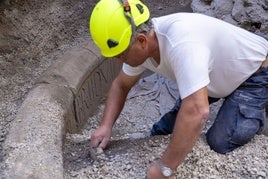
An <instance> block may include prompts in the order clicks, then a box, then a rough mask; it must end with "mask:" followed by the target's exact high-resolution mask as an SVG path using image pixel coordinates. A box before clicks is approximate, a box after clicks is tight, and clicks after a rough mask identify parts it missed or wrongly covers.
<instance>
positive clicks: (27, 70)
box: [0, 0, 268, 178]
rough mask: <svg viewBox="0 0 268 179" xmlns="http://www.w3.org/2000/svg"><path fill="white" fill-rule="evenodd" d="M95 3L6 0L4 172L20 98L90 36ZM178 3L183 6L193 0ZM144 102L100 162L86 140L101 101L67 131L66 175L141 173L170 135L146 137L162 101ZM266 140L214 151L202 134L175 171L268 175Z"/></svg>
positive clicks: (163, 5)
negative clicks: (75, 129)
mask: <svg viewBox="0 0 268 179" xmlns="http://www.w3.org/2000/svg"><path fill="white" fill-rule="evenodd" d="M96 2H98V0H91V1H82V0H76V1H71V0H54V1H52V0H48V1H37V0H23V1H17V0H2V1H0V101H1V103H0V111H1V112H0V173H3V171H4V170H5V156H6V154H7V151H3V147H2V144H3V142H4V140H5V138H6V136H7V135H8V131H9V127H10V126H11V125H12V121H14V119H15V116H16V113H17V111H18V109H19V107H20V105H21V103H22V102H23V100H24V99H25V97H26V95H27V93H28V91H29V90H30V89H31V88H32V86H33V85H34V83H35V81H36V80H37V79H38V78H39V77H40V76H41V75H42V73H43V72H44V71H45V70H47V69H48V68H49V66H50V65H51V64H53V63H55V62H56V61H57V59H58V58H59V57H60V56H61V55H62V54H64V52H66V51H68V50H69V49H71V48H72V47H74V46H77V45H79V44H80V43H82V42H84V41H87V40H89V33H88V19H89V15H90V12H91V10H92V8H93V6H94V5H95V4H96ZM145 2H147V3H148V6H149V8H151V9H152V12H151V13H152V16H159V15H164V14H167V13H172V12H177V11H178V8H177V6H174V1H165V0H159V1H153V0H146V1H145ZM189 2H190V1H188V3H189ZM175 4H180V7H181V5H185V4H187V1H176V3H175ZM187 8H188V7H185V10H186V9H187ZM180 10H181V8H180ZM187 10H188V9H187ZM142 102H144V98H142V99H141V98H140V97H137V98H134V99H132V100H130V101H129V102H128V103H129V105H127V107H126V110H125V112H124V113H123V114H122V115H121V119H119V120H118V121H119V122H118V123H117V125H116V126H115V129H114V134H113V140H112V142H111V144H110V145H109V147H108V149H107V150H106V151H104V152H101V151H100V152H99V156H97V160H96V161H93V160H92V157H90V156H89V153H88V152H89V148H88V147H87V146H88V140H90V138H89V136H90V134H91V132H92V130H93V129H94V128H96V126H97V124H98V122H99V120H100V118H101V113H102V110H103V105H100V111H99V113H98V114H97V115H96V116H94V117H93V118H92V119H89V124H88V125H87V126H85V129H84V130H83V133H82V134H76V135H69V134H68V135H67V138H66V145H65V146H64V148H65V155H64V156H65V169H66V174H65V176H66V178H126V177H127V178H143V177H144V172H145V170H146V168H147V166H148V164H149V162H150V161H152V160H153V159H154V158H155V157H159V156H160V154H161V153H162V151H163V150H164V148H165V146H166V145H167V143H168V140H169V136H165V137H154V138H152V139H151V140H149V142H148V139H147V138H146V137H145V135H144V133H146V132H147V131H148V130H149V128H150V126H151V124H152V123H153V122H154V121H155V120H156V119H157V118H158V117H159V113H158V112H157V109H158V108H157V101H151V102H149V103H146V105H145V104H144V105H145V106H144V105H143V106H142V105H140V106H139V108H140V113H135V112H134V111H135V110H136V108H137V105H134V104H137V103H141V104H142ZM131 106H135V107H136V108H133V107H131ZM149 109H150V112H149V113H148V111H147V110H149ZM133 119H136V120H135V121H133ZM120 121H121V122H120ZM123 121H124V122H123ZM145 121H146V122H145ZM143 137H145V138H143ZM267 144H268V140H267V138H265V137H264V136H263V135H259V136H256V138H254V140H253V141H252V142H251V143H249V144H248V145H246V146H244V147H242V148H241V149H239V150H237V151H235V152H233V153H231V154H229V155H219V154H216V153H215V152H213V151H211V150H210V149H209V148H208V146H207V145H206V144H205V141H204V140H203V138H202V137H201V138H200V140H199V141H198V143H197V145H196V146H195V148H194V149H193V151H192V152H191V153H190V154H189V155H188V156H187V158H186V160H185V162H184V164H183V165H182V166H181V167H180V168H179V169H178V174H177V176H178V177H181V178H186V177H187V178H189V177H193V178H258V177H260V178H267V177H268V173H267V166H268V163H267V161H268V154H267V148H268V146H267ZM0 178H2V176H0Z"/></svg>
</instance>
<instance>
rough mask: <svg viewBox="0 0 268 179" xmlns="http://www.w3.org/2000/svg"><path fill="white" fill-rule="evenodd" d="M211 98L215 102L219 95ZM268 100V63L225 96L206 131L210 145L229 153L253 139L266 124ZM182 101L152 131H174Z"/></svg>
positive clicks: (163, 133)
mask: <svg viewBox="0 0 268 179" xmlns="http://www.w3.org/2000/svg"><path fill="white" fill-rule="evenodd" d="M208 100H209V103H210V104H211V103H213V102H215V101H217V100H218V99H215V98H210V97H209V98H208ZM267 104H268V67H261V68H260V70H259V72H257V73H255V74H253V75H252V76H251V77H250V78H248V79H247V80H246V81H245V82H244V83H243V84H241V85H240V86H239V87H238V88H237V89H236V90H235V91H234V92H233V93H232V94H230V95H229V96H227V97H226V98H225V100H224V102H223V104H222V106H221V108H220V110H219V112H218V114H217V117H216V119H215V121H214V123H213V125H212V126H211V128H210V129H209V130H208V132H207V134H206V139H207V143H208V144H209V146H210V147H211V148H212V149H213V150H214V151H216V152H218V153H227V152H231V151H232V150H234V149H236V148H237V147H239V146H242V145H244V144H246V143H247V142H249V141H250V140H251V139H252V138H253V137H254V135H255V134H256V133H257V132H258V131H259V130H260V128H261V127H262V126H263V123H264V120H265V106H266V105H267ZM180 105H181V100H180V99H178V100H177V101H176V104H175V106H174V107H173V108H172V110H171V111H169V112H168V113H166V114H165V115H164V116H163V117H162V118H161V119H160V120H159V121H158V122H156V123H155V124H154V125H153V127H152V130H151V135H167V134H171V133H172V131H173V127H174V124H175V121H176V116H177V113H178V111H179V109H180Z"/></svg>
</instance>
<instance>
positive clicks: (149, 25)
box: [135, 19, 153, 34]
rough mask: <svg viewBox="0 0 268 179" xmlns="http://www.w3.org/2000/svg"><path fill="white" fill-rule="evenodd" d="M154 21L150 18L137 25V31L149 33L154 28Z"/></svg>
mask: <svg viewBox="0 0 268 179" xmlns="http://www.w3.org/2000/svg"><path fill="white" fill-rule="evenodd" d="M152 27H153V26H152V21H151V19H149V20H148V21H146V22H145V23H142V24H141V25H139V26H137V27H136V30H135V33H143V34H148V33H149V32H150V30H151V29H152Z"/></svg>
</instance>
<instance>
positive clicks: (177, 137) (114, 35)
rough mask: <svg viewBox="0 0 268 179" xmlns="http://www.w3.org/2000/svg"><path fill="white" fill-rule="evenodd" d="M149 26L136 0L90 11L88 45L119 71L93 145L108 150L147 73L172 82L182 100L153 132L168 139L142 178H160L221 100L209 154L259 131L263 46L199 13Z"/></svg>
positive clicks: (266, 46) (266, 94) (264, 95)
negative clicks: (127, 104)
mask: <svg viewBox="0 0 268 179" xmlns="http://www.w3.org/2000/svg"><path fill="white" fill-rule="evenodd" d="M148 19H149V10H148V8H147V7H146V6H145V5H144V4H143V3H142V2H140V1H139V0H129V1H128V2H127V1H124V0H123V1H122V2H121V1H118V0H101V1H99V2H98V4H97V5H96V7H95V8H94V10H93V12H92V15H91V18H90V32H91V36H92V38H93V40H94V42H95V43H96V45H97V46H98V47H99V48H100V50H101V53H102V55H103V56H106V57H115V58H116V59H117V61H118V62H122V63H123V67H122V70H121V71H120V73H119V75H118V76H117V77H116V78H115V80H114V81H113V83H112V86H111V89H110V91H109V95H108V98H107V102H106V107H105V111H104V116H103V119H102V122H101V124H100V127H99V128H98V129H97V130H96V131H95V132H94V134H93V135H92V136H91V144H92V145H93V146H94V147H101V148H105V147H106V145H107V143H108V141H109V139H110V137H111V131H112V127H113V125H114V123H115V121H116V119H117V117H118V116H119V114H120V112H121V110H122V108H123V106H124V102H125V100H126V96H127V94H128V92H129V90H130V89H131V87H132V86H133V85H134V84H135V83H136V82H137V80H138V79H139V77H140V76H141V74H142V72H143V71H144V70H145V69H150V70H152V71H154V72H156V73H159V74H161V75H163V76H166V77H168V78H170V79H172V80H174V81H175V82H177V84H178V89H179V95H180V99H178V101H177V103H176V105H175V107H174V109H173V110H172V111H171V112H169V113H167V114H166V115H165V116H164V117H163V118H162V119H161V120H160V121H159V122H158V123H156V124H155V125H154V127H153V129H152V135H156V134H169V133H172V136H171V140H170V143H169V145H168V146H167V149H166V151H165V152H164V153H163V155H162V157H161V159H160V160H157V161H155V162H153V163H152V165H151V166H150V168H149V169H148V172H147V177H148V178H157V179H158V178H167V177H170V176H172V174H173V171H175V170H176V168H177V167H178V166H179V165H180V164H181V163H182V162H183V160H184V158H185V156H186V155H187V153H188V152H190V151H191V149H192V147H193V146H194V144H195V142H196V140H197V139H198V137H199V135H200V133H201V131H202V129H203V127H204V125H205V122H206V120H207V118H208V115H209V103H212V102H214V101H216V100H217V99H219V98H224V99H225V101H224V103H223V105H222V107H221V109H220V110H219V113H218V116H217V118H216V120H215V122H214V124H213V125H212V127H211V128H210V130H209V131H208V133H207V142H208V144H209V145H210V147H211V148H212V149H213V150H215V151H216V152H219V153H227V152H230V151H232V150H234V149H235V148H237V147H239V146H241V145H244V144H245V143H247V142H248V141H250V139H251V138H252V137H253V136H254V135H255V134H256V133H257V132H258V131H259V129H260V128H261V127H262V125H263V122H264V115H265V106H266V104H267V101H268V89H267V87H268V67H267V66H268V59H267V53H268V42H267V41H266V40H265V39H264V38H262V37H260V36H257V35H255V34H253V33H250V32H248V31H246V30H243V29H241V28H238V27H235V26H233V25H231V24H228V23H226V22H223V21H220V20H218V19H215V18H212V17H208V16H205V15H201V14H195V13H177V14H171V15H168V16H163V17H159V18H153V19H152V28H151V29H150V30H146V29H147V28H146V25H145V24H146V23H147V21H148ZM149 22H150V21H149ZM173 126H174V129H173Z"/></svg>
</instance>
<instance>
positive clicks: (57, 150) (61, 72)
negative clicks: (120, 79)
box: [4, 41, 120, 179]
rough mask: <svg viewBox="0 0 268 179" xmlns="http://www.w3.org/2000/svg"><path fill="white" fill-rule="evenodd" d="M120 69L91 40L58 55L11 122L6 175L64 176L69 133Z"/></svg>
mask: <svg viewBox="0 0 268 179" xmlns="http://www.w3.org/2000/svg"><path fill="white" fill-rule="evenodd" d="M119 69H120V65H115V62H114V61H113V60H105V59H103V58H102V57H101V55H100V54H99V52H98V49H97V48H96V47H95V46H94V44H93V42H92V41H88V42H86V43H84V44H82V45H81V46H79V47H77V48H74V49H72V50H71V51H69V52H67V53H66V54H64V55H63V56H62V57H61V58H60V59H58V61H57V63H55V64H53V65H52V66H51V67H50V68H49V69H48V70H47V71H46V72H45V73H44V74H43V75H42V77H41V78H40V79H39V80H38V81H37V83H36V85H35V86H34V87H33V88H32V89H31V90H30V92H29V94H28V95H27V97H26V99H25V100H24V102H23V104H22V106H21V107H20V109H19V111H18V114H17V116H16V119H15V120H14V122H13V123H12V126H11V128H10V133H9V135H8V136H7V139H6V141H5V143H4V150H6V151H7V152H6V153H7V154H8V155H7V156H6V163H7V170H6V173H5V175H6V176H7V178H20V179H22V178H63V177H64V171H63V151H62V146H63V141H64V136H65V133H66V132H77V131H78V130H79V129H81V127H82V126H83V124H84V122H85V121H86V120H87V119H88V117H89V115H92V114H93V112H94V110H95V109H96V108H97V106H98V105H97V104H98V103H99V101H100V99H101V98H103V96H104V95H105V93H106V92H107V91H108V89H109V86H110V84H111V82H112V80H113V78H114V77H115V75H116V74H117V72H118V71H119ZM87 91H89V92H87ZM87 100H90V101H87ZM89 103H90V105H89Z"/></svg>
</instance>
